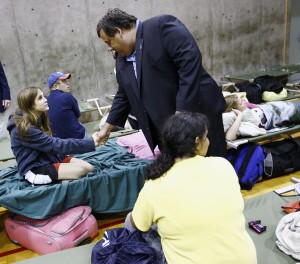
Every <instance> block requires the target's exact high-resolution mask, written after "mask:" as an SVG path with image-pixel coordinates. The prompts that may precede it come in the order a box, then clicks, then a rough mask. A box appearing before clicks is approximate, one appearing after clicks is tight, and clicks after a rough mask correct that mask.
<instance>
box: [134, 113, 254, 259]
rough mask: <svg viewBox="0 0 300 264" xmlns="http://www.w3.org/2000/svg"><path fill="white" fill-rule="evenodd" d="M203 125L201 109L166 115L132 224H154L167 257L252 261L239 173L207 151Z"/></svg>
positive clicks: (145, 226) (145, 228)
mask: <svg viewBox="0 0 300 264" xmlns="http://www.w3.org/2000/svg"><path fill="white" fill-rule="evenodd" d="M207 129H208V123H207V119H206V117H205V116H204V115H202V114H200V113H179V114H176V115H173V116H171V117H170V118H169V119H168V120H167V122H166V124H165V125H164V128H163V131H162V145H163V148H162V149H161V154H160V156H159V157H158V158H157V160H156V161H154V163H153V164H152V165H151V166H150V167H149V169H148V171H147V174H146V178H147V182H146V183H145V185H144V187H143V189H142V190H141V192H140V194H139V197H138V199H137V201H136V204H135V206H134V209H133V211H132V213H131V215H130V220H131V224H132V226H133V227H135V228H137V229H139V230H141V231H143V232H145V231H148V230H149V229H150V228H151V226H152V225H153V224H157V228H158V233H159V235H160V237H161V244H162V249H163V252H164V255H165V257H166V260H167V262H168V263H172V264H176V263H179V264H189V263H197V264H200V263H205V264H209V263H212V264H217V263H224V264H228V263H230V264H234V263H239V264H240V263H243V264H255V263H257V259H256V250H255V246H254V243H253V242H252V240H251V238H250V236H249V234H248V233H247V231H246V229H245V218H244V215H243V209H244V202H243V198H242V196H241V193H240V186H239V183H238V178H237V175H236V173H235V171H234V169H233V167H232V166H231V164H230V163H229V162H228V161H227V160H226V159H224V158H220V157H205V156H206V153H207V149H208V146H209V140H208V138H207Z"/></svg>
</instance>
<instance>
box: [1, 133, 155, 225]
mask: <svg viewBox="0 0 300 264" xmlns="http://www.w3.org/2000/svg"><path fill="white" fill-rule="evenodd" d="M76 157H77V158H82V159H84V160H86V161H88V162H89V163H91V164H93V165H94V166H95V172H93V173H89V174H88V175H87V176H86V177H84V178H82V179H80V180H73V181H65V182H61V183H55V184H49V185H42V186H39V185H35V186H32V185H30V184H29V183H28V182H27V181H26V180H24V178H23V177H21V176H20V175H19V174H18V172H17V168H16V167H9V168H6V169H3V170H1V171H0V205H1V206H3V207H5V208H7V209H8V210H10V211H11V212H15V213H19V214H22V215H24V216H27V217H31V218H35V219H45V218H48V217H50V216H53V215H55V214H59V213H61V212H63V211H65V210H67V209H68V208H71V207H73V206H78V205H89V206H90V207H91V208H92V210H93V212H95V213H115V212H125V211H129V210H131V209H132V208H133V206H134V203H135V201H136V199H137V196H138V193H139V191H140V190H141V188H142V187H143V185H144V173H145V169H146V167H147V166H148V165H149V164H150V163H151V161H149V160H145V159H137V158H135V157H134V155H133V154H130V153H128V152H127V150H126V149H125V148H123V147H121V146H119V145H117V144H116V139H110V140H109V141H108V142H107V143H106V144H105V145H104V146H102V147H98V148H97V149H96V151H94V152H90V153H86V154H82V155H76Z"/></svg>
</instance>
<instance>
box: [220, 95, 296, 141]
mask: <svg viewBox="0 0 300 264" xmlns="http://www.w3.org/2000/svg"><path fill="white" fill-rule="evenodd" d="M225 101H226V108H225V113H223V124H224V131H225V135H226V136H225V137H226V140H235V139H236V138H237V137H238V136H258V135H262V134H265V133H266V131H270V130H271V129H279V128H283V127H286V126H289V125H291V124H297V123H299V122H300V101H274V102H268V103H265V104H260V105H255V104H252V103H249V102H247V101H245V100H244V99H242V98H240V97H239V96H237V95H236V94H231V95H226V96H225Z"/></svg>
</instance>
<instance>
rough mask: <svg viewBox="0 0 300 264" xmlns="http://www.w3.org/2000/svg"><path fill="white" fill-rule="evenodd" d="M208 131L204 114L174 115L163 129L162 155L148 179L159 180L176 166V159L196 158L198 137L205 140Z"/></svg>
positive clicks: (151, 166)
mask: <svg viewBox="0 0 300 264" xmlns="http://www.w3.org/2000/svg"><path fill="white" fill-rule="evenodd" d="M207 129H208V121H207V118H206V117H205V116H204V115H203V114H200V113H189V112H181V113H179V114H176V115H172V116H171V117H170V118H169V119H168V120H167V121H166V123H165V125H164V127H163V129H162V139H161V141H162V146H161V150H160V151H161V154H160V155H159V156H158V157H157V159H156V160H155V161H154V162H153V163H152V164H151V165H150V166H149V168H148V169H147V172H146V176H145V177H146V179H148V180H149V179H152V180H153V179H156V178H159V177H160V176H161V175H163V174H164V173H165V172H166V171H168V170H169V169H170V168H171V167H172V166H173V165H174V163H175V159H176V158H183V157H194V156H195V155H196V142H195V140H196V137H199V138H203V137H204V135H205V133H206V131H207Z"/></svg>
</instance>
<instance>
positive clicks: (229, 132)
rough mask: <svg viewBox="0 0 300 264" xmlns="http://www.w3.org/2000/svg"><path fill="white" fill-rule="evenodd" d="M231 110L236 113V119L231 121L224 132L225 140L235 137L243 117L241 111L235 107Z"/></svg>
mask: <svg viewBox="0 0 300 264" xmlns="http://www.w3.org/2000/svg"><path fill="white" fill-rule="evenodd" d="M232 111H233V112H234V113H235V114H236V119H235V121H234V122H233V124H232V126H231V127H230V128H229V129H228V130H227V132H226V135H225V138H226V140H235V139H236V138H237V133H238V131H239V128H240V125H241V122H242V118H243V112H241V111H239V110H236V109H232Z"/></svg>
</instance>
